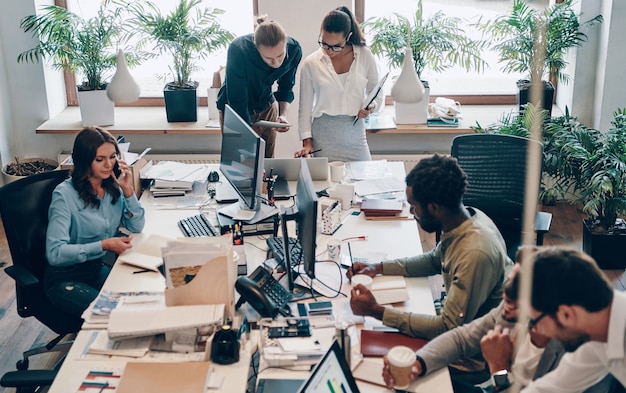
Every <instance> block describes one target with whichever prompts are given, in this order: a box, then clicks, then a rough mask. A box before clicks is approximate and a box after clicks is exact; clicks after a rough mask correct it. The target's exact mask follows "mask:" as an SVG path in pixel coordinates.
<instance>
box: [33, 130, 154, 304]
mask: <svg viewBox="0 0 626 393" xmlns="http://www.w3.org/2000/svg"><path fill="white" fill-rule="evenodd" d="M119 156H120V150H119V147H118V146H117V142H116V141H115V138H114V137H113V135H111V133H109V132H108V131H106V130H104V129H102V128H99V127H86V128H84V129H83V130H82V131H81V132H80V133H78V135H77V136H76V139H75V140H74V148H73V150H72V160H73V161H74V169H73V170H72V176H71V177H70V178H69V179H67V180H65V181H64V182H63V183H61V184H59V185H58V186H57V187H56V188H55V190H54V192H53V194H52V202H51V204H50V208H49V210H48V220H49V223H48V229H47V232H46V257H47V259H48V267H47V269H46V275H45V287H46V294H47V295H48V297H49V298H50V300H51V302H52V303H54V304H55V305H56V306H58V307H59V308H61V309H63V310H65V311H67V312H68V313H70V314H73V315H77V316H80V315H82V313H83V311H84V310H85V309H87V307H88V306H89V304H90V303H91V302H92V301H93V300H94V299H95V298H96V296H98V293H99V292H100V289H101V288H102V285H103V284H104V281H105V280H106V278H107V276H108V274H109V272H110V270H111V268H110V267H109V266H108V265H105V264H104V263H103V257H104V255H105V253H106V252H113V253H115V254H120V253H122V252H124V251H125V250H126V249H128V248H131V247H132V245H131V238H130V237H124V236H118V235H117V233H118V229H119V227H120V225H122V226H124V227H125V228H126V229H128V230H129V231H131V232H141V230H142V229H143V226H144V224H145V218H144V210H143V208H142V207H141V205H140V204H139V201H138V200H137V197H136V195H135V191H134V189H133V179H132V174H131V171H130V167H129V166H128V165H127V164H126V163H125V162H124V161H121V160H119Z"/></svg>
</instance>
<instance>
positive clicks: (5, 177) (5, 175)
mask: <svg viewBox="0 0 626 393" xmlns="http://www.w3.org/2000/svg"><path fill="white" fill-rule="evenodd" d="M35 161H41V162H44V163H46V164H48V165H50V166H51V167H54V168H55V169H57V168H58V167H59V163H58V162H56V161H54V160H50V159H48V158H26V159H23V160H20V163H32V162H35ZM7 165H9V164H7ZM7 165H4V166H2V181H3V184H8V183H11V182H13V181H16V180H19V179H23V178H25V177H26V176H19V175H10V174H8V173H7V172H6V168H7Z"/></svg>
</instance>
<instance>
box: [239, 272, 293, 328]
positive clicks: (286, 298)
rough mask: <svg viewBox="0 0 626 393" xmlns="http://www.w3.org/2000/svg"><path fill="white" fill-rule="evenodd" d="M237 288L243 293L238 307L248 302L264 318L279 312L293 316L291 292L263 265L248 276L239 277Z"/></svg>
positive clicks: (272, 316) (274, 315) (271, 316)
mask: <svg viewBox="0 0 626 393" xmlns="http://www.w3.org/2000/svg"><path fill="white" fill-rule="evenodd" d="M235 289H236V290H237V292H239V294H240V295H241V297H240V298H239V301H238V302H237V308H239V306H241V305H242V304H243V303H245V302H248V303H250V305H251V306H252V307H253V308H254V309H255V310H256V311H257V312H258V313H259V314H261V316H262V317H264V318H274V317H276V316H277V315H278V314H280V315H283V316H286V317H288V316H291V311H290V309H289V305H288V304H287V303H289V302H290V301H291V300H292V296H291V293H290V292H289V291H287V290H286V289H285V288H284V287H283V286H282V285H281V284H280V283H279V282H278V281H276V279H275V278H274V277H273V276H272V275H271V274H270V273H269V272H268V271H267V270H265V268H264V267H263V266H259V267H257V268H256V269H255V270H254V271H253V272H252V274H250V275H249V276H248V277H246V276H242V277H239V278H238V279H237V281H236V282H235Z"/></svg>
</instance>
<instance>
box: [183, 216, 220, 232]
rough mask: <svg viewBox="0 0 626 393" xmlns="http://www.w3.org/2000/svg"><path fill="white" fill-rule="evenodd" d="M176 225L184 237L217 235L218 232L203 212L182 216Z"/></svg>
mask: <svg viewBox="0 0 626 393" xmlns="http://www.w3.org/2000/svg"><path fill="white" fill-rule="evenodd" d="M178 227H179V228H180V230H181V231H182V232H183V234H184V235H185V237H198V236H219V232H218V231H217V229H215V227H214V226H213V224H211V223H210V222H209V219H208V218H206V216H205V215H204V214H198V215H196V216H191V217H187V218H183V219H182V220H180V221H178Z"/></svg>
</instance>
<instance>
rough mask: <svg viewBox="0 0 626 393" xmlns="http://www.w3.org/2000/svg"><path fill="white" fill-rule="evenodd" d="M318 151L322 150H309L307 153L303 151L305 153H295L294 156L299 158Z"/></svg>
mask: <svg viewBox="0 0 626 393" xmlns="http://www.w3.org/2000/svg"><path fill="white" fill-rule="evenodd" d="M320 151H322V149H316V150H311V151H309V152H308V153H305V154H296V155H295V158H300V157H304V156H308V155H309V154H315V153H319V152H320Z"/></svg>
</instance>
